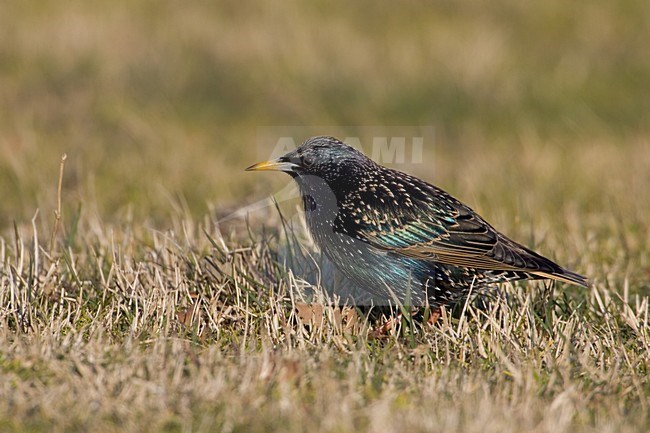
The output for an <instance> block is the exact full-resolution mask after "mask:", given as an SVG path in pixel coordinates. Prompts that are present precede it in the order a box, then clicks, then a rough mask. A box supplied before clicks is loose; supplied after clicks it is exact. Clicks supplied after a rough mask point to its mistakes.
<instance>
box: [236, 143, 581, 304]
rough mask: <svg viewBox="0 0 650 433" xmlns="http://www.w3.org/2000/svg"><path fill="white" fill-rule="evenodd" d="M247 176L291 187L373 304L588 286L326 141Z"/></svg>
mask: <svg viewBox="0 0 650 433" xmlns="http://www.w3.org/2000/svg"><path fill="white" fill-rule="evenodd" d="M246 170H250V171H253V170H278V171H283V172H286V173H287V174H289V175H290V176H291V177H292V178H293V179H294V180H295V181H296V182H297V184H298V187H299V190H300V195H301V197H302V202H303V205H304V209H305V219H306V221H307V227H308V228H309V231H310V233H311V235H312V237H313V239H314V241H315V243H316V244H317V245H318V247H319V248H320V249H321V251H322V252H323V253H325V255H326V256H327V257H328V258H329V259H330V261H331V262H333V263H334V265H335V266H336V267H337V268H338V269H339V270H340V271H341V272H342V273H343V274H344V275H345V276H346V277H348V279H349V280H351V281H352V283H353V284H355V285H356V286H358V287H359V289H362V290H363V291H364V292H368V293H369V294H370V295H371V296H372V299H373V300H374V303H375V304H383V305H395V304H396V303H397V302H399V303H401V304H403V305H411V306H413V307H415V306H420V307H422V306H428V307H431V308H433V309H434V311H439V307H441V306H444V305H447V304H449V303H452V302H456V301H459V300H463V299H465V298H466V297H467V296H468V294H469V293H470V292H473V293H480V292H485V291H486V289H488V288H489V287H491V286H493V285H494V284H496V283H501V282H506V281H512V280H520V279H541V278H548V279H553V280H558V281H562V282H565V283H572V284H577V285H580V286H584V287H587V280H586V279H585V278H584V277H583V276H581V275H578V274H576V273H574V272H571V271H569V270H567V269H564V268H562V267H561V266H559V265H558V264H556V263H554V262H553V261H551V260H549V259H547V258H545V257H542V256H541V255H539V254H537V253H536V252H534V251H532V250H530V249H528V248H526V247H525V246H523V245H521V244H519V243H517V242H515V241H513V240H511V239H509V238H508V237H506V236H505V235H503V234H501V233H499V232H498V231H496V230H495V229H494V228H493V227H492V226H491V225H490V224H489V223H487V222H486V221H485V220H484V219H483V218H481V216H479V215H478V214H477V213H476V212H474V211H473V210H472V209H470V208H469V207H468V206H466V205H465V204H463V203H461V202H460V201H458V200H457V199H455V198H454V197H452V196H451V195H449V194H448V193H446V192H445V191H443V190H441V189H440V188H438V187H436V186H433V185H431V184H429V183H427V182H425V181H423V180H421V179H418V178H416V177H414V176H411V175H409V174H406V173H403V172H400V171H397V170H393V169H390V168H386V167H382V166H381V165H379V164H377V163H375V162H374V161H372V160H371V159H369V158H367V157H366V156H365V155H363V154H362V153H361V152H359V151H358V150H356V149H354V148H352V147H350V146H348V145H346V144H344V143H343V142H341V141H339V140H337V139H336V138H333V137H313V138H310V139H308V140H307V141H305V142H304V143H303V144H302V145H301V146H300V147H298V148H297V149H296V150H294V151H291V152H289V153H287V154H286V155H284V156H282V157H280V158H278V159H276V160H274V161H268V162H262V163H259V164H255V165H253V166H251V167H248V168H247V169H246Z"/></svg>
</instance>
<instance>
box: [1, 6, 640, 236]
mask: <svg viewBox="0 0 650 433" xmlns="http://www.w3.org/2000/svg"><path fill="white" fill-rule="evenodd" d="M648 16H650V5H649V4H648V3H647V2H643V1H634V0H626V1H619V2H607V1H597V2H590V4H589V5H588V6H587V5H583V4H572V3H567V2H563V1H559V0H552V1H547V2H520V1H515V0H500V1H495V2H490V3H489V4H488V3H486V4H480V3H475V2H447V1H438V2H434V3H432V4H429V5H427V7H423V6H422V4H421V3H420V2H403V3H401V4H400V6H399V7H396V6H394V5H393V4H391V3H387V2H383V3H377V2H371V1H358V2H350V3H341V4H336V5H334V4H331V3H330V2H325V1H317V2H307V3H305V2H298V1H288V2H282V3H281V4H277V3H274V4H267V3H266V2H261V1H252V2H246V3H245V4H242V3H241V2H238V1H220V2H214V3H213V2H194V3H191V4H190V3H182V2H177V1H144V2H111V1H103V0H96V1H90V2H82V1H74V2H54V1H41V2H20V1H8V2H6V1H5V2H2V3H1V4H0V101H1V107H2V109H1V110H0V200H1V202H2V206H1V207H0V228H3V229H5V228H8V227H10V224H11V222H12V221H14V220H18V221H28V220H29V218H31V216H32V215H33V214H34V212H35V210H36V208H40V209H41V212H43V211H47V212H48V213H46V215H50V213H49V212H51V210H52V209H53V208H54V205H55V201H56V192H55V191H56V178H57V173H58V162H59V158H60V155H61V154H62V153H63V152H66V153H67V154H68V163H67V167H66V175H65V182H64V204H65V206H66V207H67V208H69V209H75V208H76V207H77V206H78V204H79V203H84V206H85V208H86V209H88V208H92V209H94V208H95V206H96V208H97V213H98V214H99V215H101V216H102V218H104V219H109V220H110V219H112V218H115V217H120V216H123V215H124V214H125V213H126V212H127V211H128V212H129V213H131V212H133V213H134V214H135V215H136V216H138V217H140V218H148V219H152V220H163V221H164V220H165V219H166V218H167V217H168V215H169V213H170V211H169V209H170V201H173V200H174V199H173V198H170V197H182V198H183V200H185V201H186V202H187V204H188V206H189V209H190V210H191V211H192V212H193V213H195V214H197V215H202V214H205V212H206V211H207V207H206V204H207V203H213V204H215V207H216V208H217V209H220V208H231V207H233V206H237V205H239V204H240V203H242V202H247V201H251V200H252V199H254V197H255V196H256V195H257V196H263V195H264V194H265V193H267V192H271V191H272V188H271V187H270V186H269V183H268V182H272V185H280V184H281V182H286V179H284V178H281V176H279V175H278V176H268V177H266V178H264V181H262V180H260V177H259V176H255V175H251V174H247V173H243V172H242V169H243V168H244V167H245V166H247V165H249V164H250V163H252V162H256V161H257V160H259V159H260V158H264V157H266V156H267V155H266V154H265V152H264V150H263V148H262V150H261V149H260V144H259V143H257V141H256V140H257V128H258V127H260V126H267V125H303V126H304V125H307V126H309V125H340V126H342V127H340V128H339V129H338V130H337V131H334V130H333V131H332V132H333V133H341V134H354V128H346V127H345V126H346V125H433V126H434V127H435V128H436V147H435V149H434V150H435V155H433V156H432V155H431V152H429V154H428V156H427V158H429V159H428V161H430V165H432V164H435V168H436V171H435V174H432V173H430V170H429V171H427V167H426V166H423V167H419V168H416V170H415V171H416V173H417V174H420V175H424V176H425V177H426V178H427V179H428V180H432V181H435V182H437V183H438V184H440V185H441V186H443V187H444V188H446V189H449V190H451V191H452V192H453V193H455V194H457V195H459V196H460V197H461V198H463V199H465V200H466V201H469V202H470V203H471V204H472V205H473V206H475V207H477V208H479V210H482V211H484V212H488V214H489V215H488V216H492V217H497V218H498V217H499V216H498V211H497V210H496V209H499V208H500V207H502V206H504V204H507V203H509V202H510V203H512V204H513V205H517V203H520V202H521V201H524V202H526V201H527V200H528V201H530V202H533V203H535V202H537V201H540V200H541V201H542V203H541V204H540V205H538V206H533V207H532V208H531V209H530V212H531V213H536V212H538V211H543V210H544V209H548V210H549V211H555V210H557V206H559V205H563V204H565V202H566V201H567V200H574V201H575V202H576V203H577V206H579V208H580V209H582V210H584V211H588V210H592V211H594V212H606V213H609V212H611V209H612V208H613V207H621V206H622V207H625V206H627V208H629V209H624V210H623V211H622V213H623V214H626V213H627V211H628V210H635V209H636V208H635V207H636V206H638V205H639V202H641V205H643V204H645V206H646V207H647V205H648V203H647V202H648V200H647V199H645V198H644V199H643V200H641V199H638V200H631V199H630V200H627V201H625V200H623V201H622V202H621V203H618V201H617V200H618V199H617V197H618V196H620V195H622V194H623V195H625V194H627V195H631V194H633V193H642V192H643V191H645V186H646V185H648V182H649V181H650V178H649V177H648V174H647V171H648V167H649V166H650V145H649V136H650V130H649V129H650V128H649V125H650V96H649V95H650V56H648V51H647V41H648V40H650V29H649V27H650V21H649V20H648V18H647V17H648ZM273 144H274V143H269V149H271V148H272V146H273ZM429 150H430V149H429ZM486 162H489V164H486ZM513 185H516V188H513ZM492 191H494V193H492ZM505 192H507V194H506V193H505ZM496 197H498V198H499V200H498V202H497V203H495V204H494V208H496V209H492V207H491V205H490V203H491V202H493V201H494V199H495V198H496ZM553 199H554V200H555V201H553V202H549V200H553ZM517 206H519V207H521V208H523V209H525V208H526V206H521V205H517ZM637 210H638V209H637Z"/></svg>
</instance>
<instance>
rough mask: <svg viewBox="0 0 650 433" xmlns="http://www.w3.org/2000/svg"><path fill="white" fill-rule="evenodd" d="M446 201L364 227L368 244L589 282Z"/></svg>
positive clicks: (454, 263) (443, 259)
mask: <svg viewBox="0 0 650 433" xmlns="http://www.w3.org/2000/svg"><path fill="white" fill-rule="evenodd" d="M443 198H444V199H445V200H444V203H440V204H438V203H435V202H430V201H429V202H420V203H418V205H417V208H415V209H414V210H413V211H410V212H409V211H404V209H402V212H400V214H399V216H398V217H396V218H393V219H391V220H390V222H387V221H383V224H379V225H377V224H370V225H366V226H364V227H363V228H361V230H360V231H361V233H362V236H363V240H365V241H366V242H368V243H370V244H371V245H373V246H375V247H377V248H379V249H382V250H385V251H389V252H392V253H394V254H400V255H404V256H408V257H412V258H417V259H422V260H431V261H434V262H437V263H441V264H446V265H452V266H458V267H469V268H477V269H489V270H499V271H524V272H528V273H531V274H537V275H538V276H540V277H544V278H556V279H562V280H566V281H570V282H578V283H579V284H584V283H583V281H584V279H582V277H580V281H576V279H577V277H573V275H572V274H573V273H571V272H569V271H566V270H564V269H563V268H561V267H560V266H558V265H557V264H555V263H553V262H552V261H550V260H548V259H546V258H544V257H542V256H540V255H539V254H537V253H535V252H534V251H532V250H530V249H528V248H526V247H524V246H522V245H520V244H518V243H517V242H515V241H512V240H511V239H509V238H507V237H505V236H504V235H502V234H500V233H498V232H497V231H496V230H495V229H494V228H493V227H492V226H490V225H489V224H488V223H487V222H486V221H485V220H483V219H482V218H481V217H480V216H478V215H477V214H476V213H475V212H473V211H472V210H471V209H470V208H468V207H467V206H465V205H463V204H462V203H460V202H458V201H456V200H454V199H452V198H451V197H450V196H443ZM378 227H380V228H379V229H378ZM575 275H576V276H577V274H575ZM563 276H566V277H568V278H565V277H563ZM578 277H579V276H578Z"/></svg>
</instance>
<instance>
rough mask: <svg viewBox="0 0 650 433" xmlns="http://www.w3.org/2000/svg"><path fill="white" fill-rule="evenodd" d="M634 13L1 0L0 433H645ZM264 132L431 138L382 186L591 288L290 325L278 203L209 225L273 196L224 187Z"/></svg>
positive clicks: (558, 5) (641, 75) (253, 157)
mask: <svg viewBox="0 0 650 433" xmlns="http://www.w3.org/2000/svg"><path fill="white" fill-rule="evenodd" d="M647 14H648V5H647V4H646V3H644V2H638V1H622V2H617V3H615V4H613V3H612V4H610V3H608V2H596V3H593V4H591V5H590V6H589V7H586V6H584V5H572V4H566V2H560V1H550V2H544V3H539V4H538V3H521V2H514V1H506V0H502V1H497V2H494V3H491V5H490V7H486V6H479V5H473V4H465V3H458V4H451V3H445V2H436V3H433V4H431V5H430V7H429V8H427V9H424V8H423V7H422V6H421V5H420V4H419V3H415V2H406V3H404V5H402V6H401V7H400V8H399V9H396V8H393V7H391V6H390V5H388V4H377V3H376V2H373V3H369V2H365V1H362V2H355V3H350V4H342V5H338V6H337V7H333V6H331V5H330V4H329V3H323V2H312V3H309V4H307V3H301V2H286V3H283V4H282V5H275V6H274V7H270V6H267V5H265V4H263V2H254V3H251V4H250V5H249V6H245V5H240V4H239V3H237V2H219V3H216V4H208V3H206V4H195V5H181V4H179V3H177V2H171V1H161V2H142V3H138V4H137V5H136V4H130V3H120V2H107V1H103V0H99V1H95V2H90V3H89V2H76V3H66V4H63V3H60V2H39V3H38V4H28V3H25V2H17V1H16V2H11V1H8V2H3V3H2V4H1V5H0V101H1V105H2V107H3V109H2V110H0V201H1V202H2V206H1V207H0V379H1V380H0V431H15V432H45V431H47V432H57V431H61V432H63V431H65V432H75V431H79V432H81V431H84V432H86V431H102V432H111V431H133V432H135V431H167V432H188V431H193V432H212V431H228V432H235V431H274V430H275V431H285V432H293V431H305V430H308V431H324V432H345V431H386V432H392V431H414V432H417V431H434V432H435V431H440V432H443V431H444V432H474V431H481V432H492V431H493V432H509V431H512V432H520V431H531V432H550V431H552V432H571V433H578V432H593V431H611V432H614V431H616V432H637V431H647V430H648V429H650V407H649V406H650V385H649V382H648V380H647V376H648V365H649V364H650V362H649V361H650V359H649V357H650V355H649V354H650V350H649V349H650V347H649V345H650V338H649V327H648V302H649V301H648V299H649V297H650V251H649V247H648V245H649V244H650V225H649V224H648V218H647V215H648V214H650V196H649V195H648V194H647V185H649V184H650V174H649V173H650V171H649V170H648V167H650V145H649V142H650V134H649V133H648V128H647V125H648V124H650V123H649V121H650V119H649V118H648V115H649V113H650V110H649V109H648V108H649V107H648V100H647V98H646V97H644V95H646V94H648V90H650V79H649V77H650V64H649V63H648V58H647V56H645V51H646V49H645V47H646V45H647V42H646V41H647V40H648V38H650V31H649V30H650V29H649V28H648V22H647V20H645V19H644V17H645V16H647ZM323 35H327V36H328V37H327V38H325V37H323ZM274 125H280V126H281V125H301V126H302V127H303V129H301V130H300V131H301V133H304V134H308V133H310V132H311V131H319V132H320V131H322V129H323V128H318V127H314V126H310V125H338V126H332V127H331V128H327V129H328V131H327V132H330V133H333V134H337V135H340V136H354V135H355V134H356V133H357V132H358V131H360V130H363V127H364V126H367V125H386V126H385V127H384V128H385V131H386V134H387V135H390V133H391V131H395V130H398V128H396V127H393V126H391V125H432V126H433V127H434V129H435V144H434V146H432V147H428V148H426V149H425V155H424V163H422V164H411V165H404V166H397V168H401V169H404V170H408V171H409V172H411V173H413V174H416V175H418V176H420V177H423V178H425V179H427V180H429V181H432V182H434V183H436V184H438V185H440V186H441V187H443V188H444V189H446V190H448V191H449V192H451V193H453V194H454V195H455V196H457V197H458V198H460V199H462V200H463V201H465V202H467V203H468V204H470V205H471V206H472V207H473V208H474V209H475V210H477V211H479V213H481V214H482V215H483V216H485V217H486V219H488V220H489V221H490V222H492V223H493V224H494V225H495V226H496V227H497V228H498V229H499V230H501V231H503V232H504V233H506V234H508V235H509V236H511V237H513V238H514V239H516V240H518V241H521V242H523V243H525V244H526V245H529V246H531V247H533V248H535V249H536V250H538V251H539V252H541V253H543V254H544V255H547V256H550V257H552V258H554V259H556V260H557V261H558V262H559V263H561V264H563V265H565V266H567V267H569V268H570V269H572V270H575V271H578V272H580V273H582V274H584V275H586V276H588V277H589V278H590V279H591V281H592V283H593V284H592V286H591V287H590V288H589V289H581V288H576V287H572V286H566V285H561V284H557V285H552V286H545V285H544V284H543V283H517V284H515V285H505V286H503V287H500V288H498V289H495V291H494V293H493V294H492V296H490V297H488V298H487V299H486V300H484V301H482V302H479V301H477V302H473V303H469V304H468V305H467V306H459V307H458V308H457V309H456V310H453V311H451V310H450V311H447V312H446V314H445V315H444V316H443V318H442V320H441V321H440V322H439V323H438V324H437V325H435V326H434V327H433V328H427V327H425V328H422V326H421V325H418V324H414V323H408V322H405V323H402V324H401V326H400V327H399V328H398V329H395V330H394V332H393V333H392V334H391V335H390V336H389V338H387V339H386V340H382V341H377V340H372V339H370V338H369V337H368V330H369V328H370V327H371V326H373V324H374V323H373V322H372V320H369V319H367V318H366V316H365V315H364V314H361V313H360V312H357V311H355V310H353V309H350V308H345V309H343V310H341V309H337V308H333V307H328V306H324V307H322V308H321V307H313V309H309V308H306V307H305V305H304V304H303V303H302V302H303V299H302V297H303V296H312V297H314V298H315V299H321V298H326V296H325V295H322V297H321V293H322V288H321V287H317V286H314V285H313V284H311V283H315V282H317V281H318V269H317V268H316V267H315V266H314V263H311V262H310V261H309V260H307V261H304V260H303V261H300V260H298V261H296V260H293V261H291V260H289V259H290V258H291V257H290V256H288V251H292V250H291V249H290V248H288V247H287V238H289V239H292V236H294V235H295V236H297V237H298V238H300V239H301V242H300V243H299V244H300V245H301V250H295V251H294V253H298V252H302V254H300V255H299V256H300V257H302V256H303V255H304V256H306V257H307V256H312V257H314V258H315V259H316V263H320V262H319V257H318V252H317V251H316V250H315V249H314V247H313V245H311V243H310V242H309V240H308V239H304V238H303V236H302V234H301V232H300V230H299V227H300V216H299V214H298V213H297V211H296V209H297V207H298V206H297V205H298V204H297V202H296V201H295V200H290V201H287V202H284V201H283V202H281V203H279V206H278V207H279V209H280V211H281V212H282V214H283V215H284V216H285V223H288V224H289V225H290V226H291V224H293V226H292V227H293V228H292V229H291V230H287V229H286V228H285V227H286V224H283V222H282V221H281V219H280V217H279V213H278V209H276V208H275V207H273V206H271V207H266V208H263V209H261V210H258V211H255V212H251V213H250V214H249V215H248V216H247V218H244V217H242V218H234V219H229V220H225V219H224V217H226V216H228V215H231V213H232V212H233V211H235V210H237V209H240V208H242V206H245V205H248V204H250V203H254V202H256V201H258V200H261V199H264V198H266V197H268V196H269V194H271V193H274V192H276V191H279V190H280V189H281V188H282V187H283V186H284V185H286V183H287V182H288V179H287V178H286V177H282V175H279V174H278V175H273V174H251V173H243V172H242V169H243V168H244V167H246V166H248V165H250V164H252V163H254V162H257V161H260V160H263V159H265V158H266V157H268V155H269V153H270V151H271V149H272V147H273V144H274V143H273V142H272V141H267V138H264V137H266V136H265V135H264V134H265V132H268V131H269V130H271V131H272V130H273V128H266V127H269V126H271V127H273V126H274ZM355 125H356V126H355ZM376 129H377V130H379V131H381V128H376ZM289 130H290V129H289ZM63 153H66V154H67V160H66V165H65V170H64V175H63V177H62V183H61V185H59V182H58V180H59V167H60V165H59V164H60V158H61V155H62V154H63ZM59 201H60V203H61V205H60V207H59ZM55 211H57V212H60V216H61V220H60V224H58V226H57V223H56V222H55V221H56V217H55ZM298 258H299V257H298ZM323 275H324V274H323ZM323 281H324V284H323V286H325V287H324V288H326V289H328V288H329V286H330V285H331V281H330V279H329V278H324V280H323ZM319 297H321V298H319ZM463 307H466V309H465V311H464V313H462V314H461V311H459V310H463Z"/></svg>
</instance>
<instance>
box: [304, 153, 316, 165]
mask: <svg viewBox="0 0 650 433" xmlns="http://www.w3.org/2000/svg"><path fill="white" fill-rule="evenodd" d="M302 164H303V165H304V166H305V167H311V166H312V165H314V157H313V156H311V155H304V156H303V157H302Z"/></svg>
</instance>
